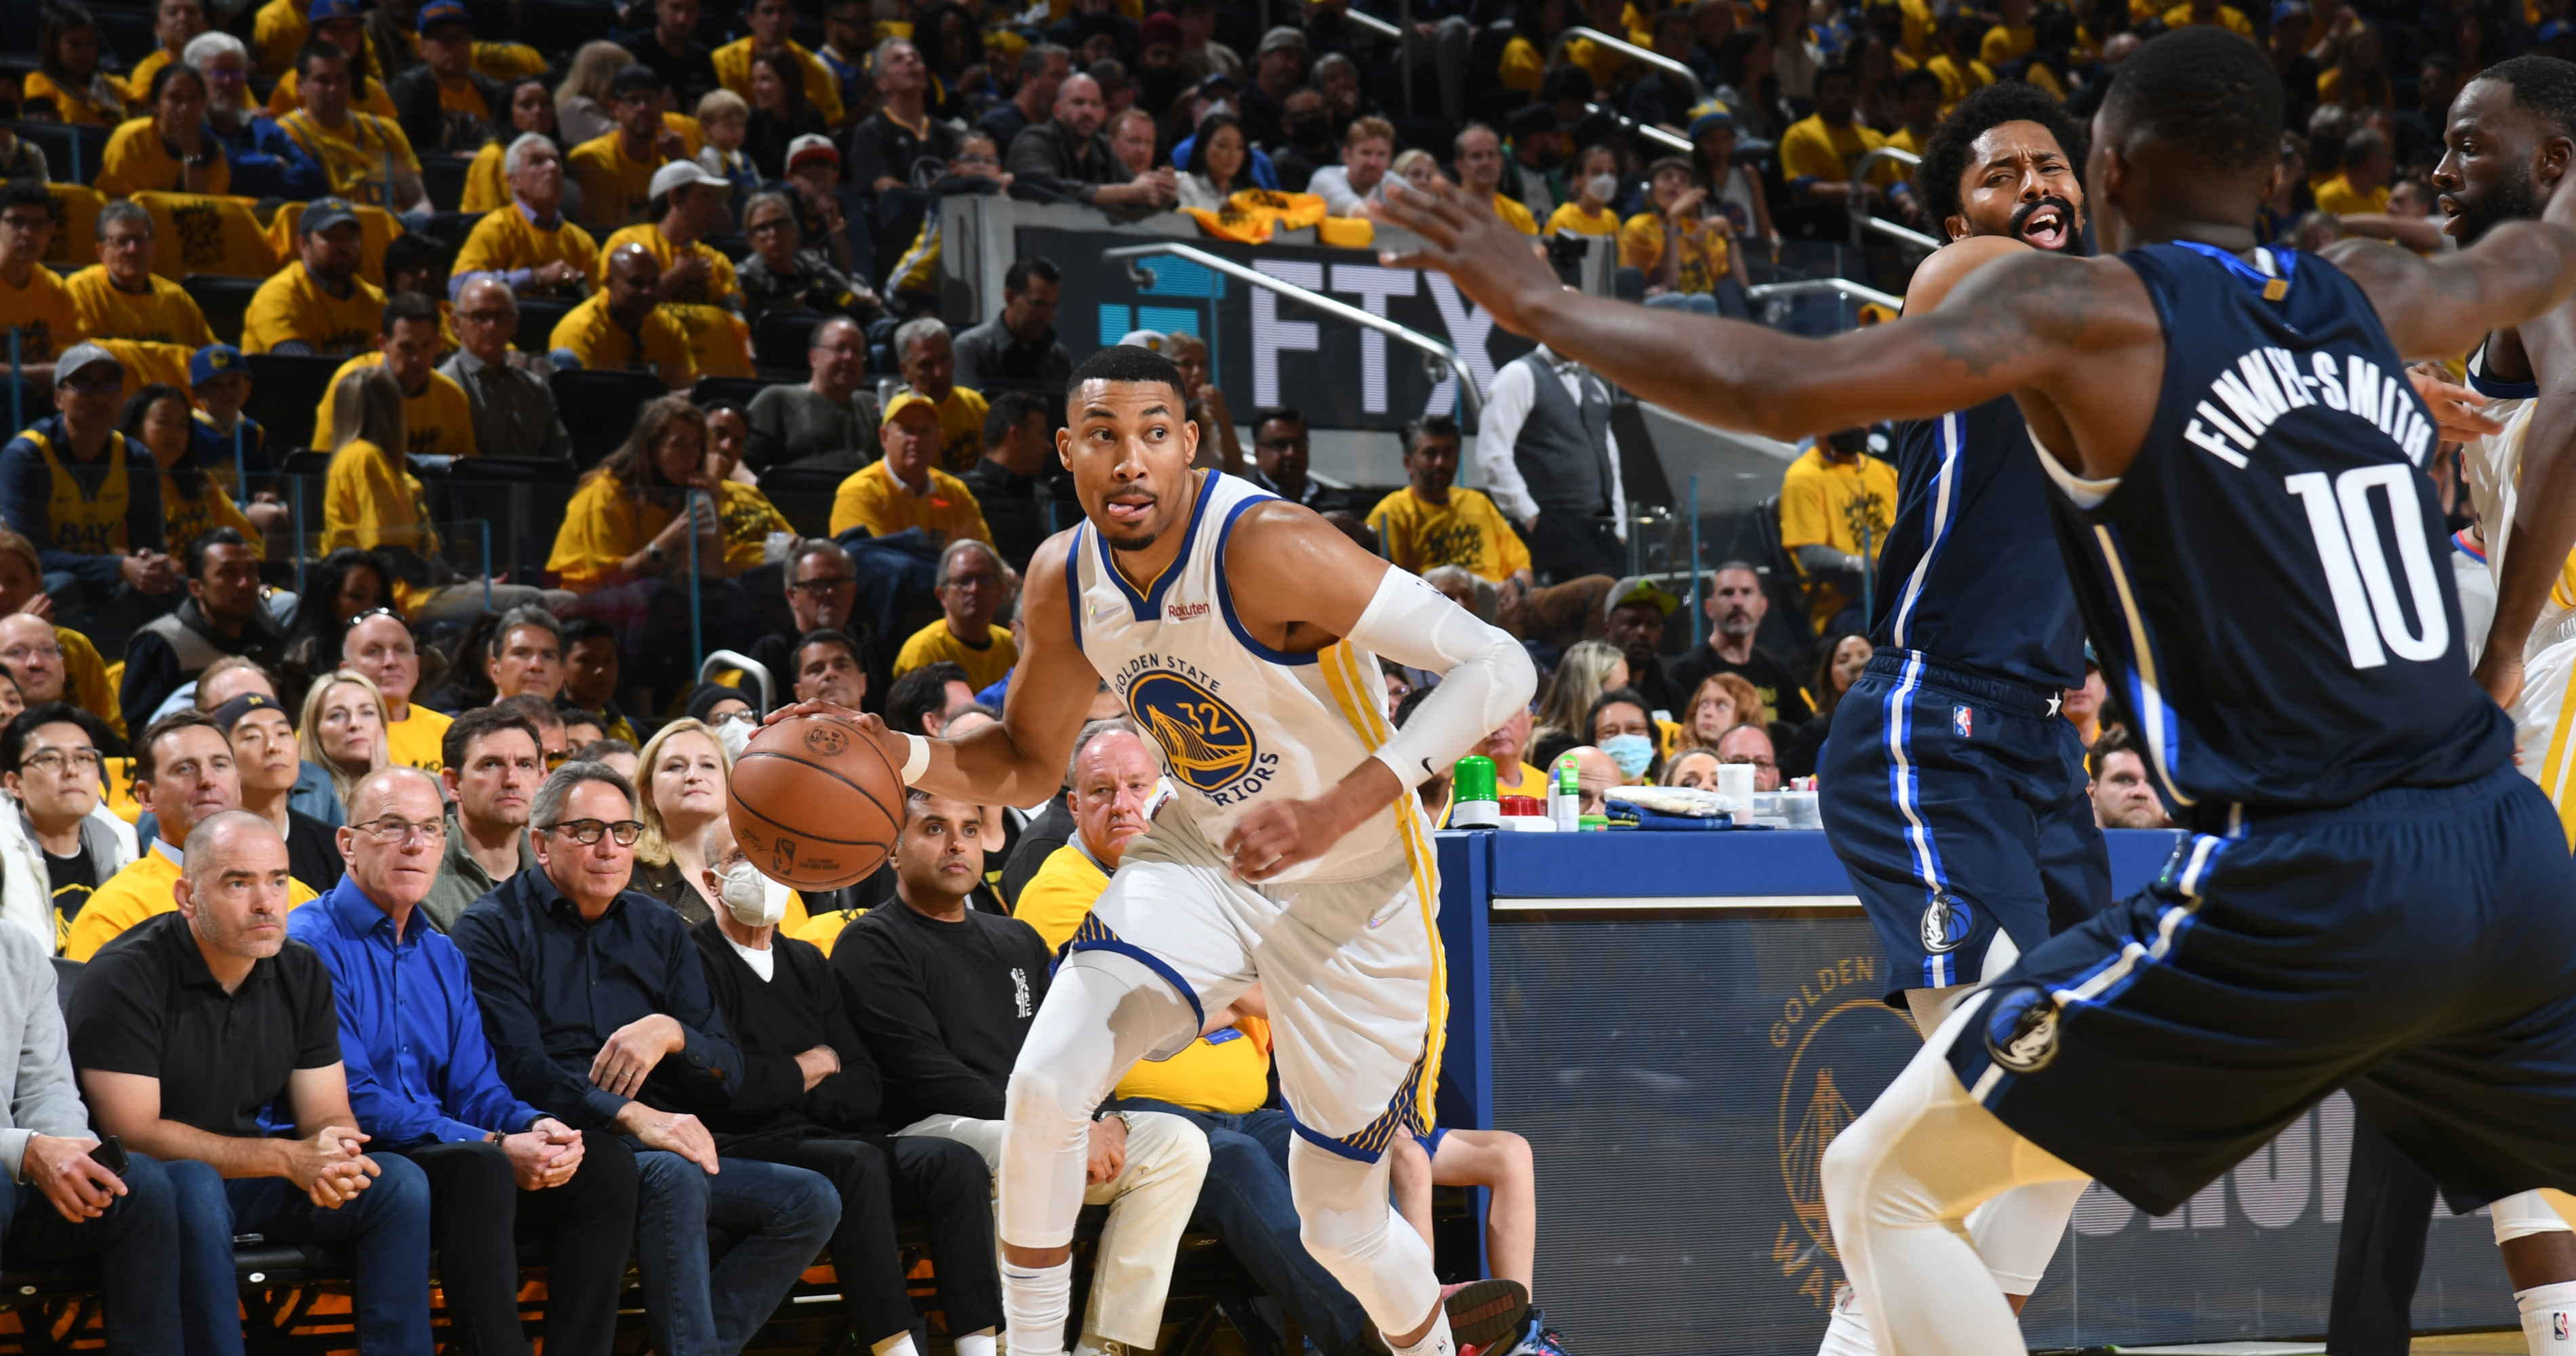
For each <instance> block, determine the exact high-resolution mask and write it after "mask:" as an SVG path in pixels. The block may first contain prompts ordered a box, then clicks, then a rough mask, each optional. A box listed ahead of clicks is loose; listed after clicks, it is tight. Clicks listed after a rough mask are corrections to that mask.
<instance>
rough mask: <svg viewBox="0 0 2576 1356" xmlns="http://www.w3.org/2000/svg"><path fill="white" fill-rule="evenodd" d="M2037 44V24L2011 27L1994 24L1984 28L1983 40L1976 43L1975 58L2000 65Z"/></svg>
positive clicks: (1991, 64)
mask: <svg viewBox="0 0 2576 1356" xmlns="http://www.w3.org/2000/svg"><path fill="white" fill-rule="evenodd" d="M2038 45H2039V27H2038V25H2036V24H2023V25H2022V26H2021V27H2019V28H2013V27H2009V26H2007V25H2004V24H1996V25H1995V26H1994V27H1992V28H1989V29H1987V30H1986V36H1985V40H1984V41H1983V42H1981V43H1979V44H1978V45H1977V59H1978V60H1980V61H1983V62H1984V63H1986V64H1987V65H1989V66H2000V65H2002V64H2004V63H2005V62H2007V61H2010V60H2012V59H2013V58H2015V57H2018V56H2021V55H2022V54H2023V53H2025V52H2028V51H2029V50H2030V49H2032V48H2033V47H2037V46H2038Z"/></svg>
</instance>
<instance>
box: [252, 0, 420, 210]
mask: <svg viewBox="0 0 2576 1356" xmlns="http://www.w3.org/2000/svg"><path fill="white" fill-rule="evenodd" d="M350 2H351V0H313V3H314V4H315V5H317V6H319V5H344V4H348V3H350ZM295 70H296V76H297V78H298V79H299V80H300V81H301V82H302V83H301V86H300V93H301V96H302V99H303V105H304V106H303V107H301V108H299V109H297V110H296V111H294V112H292V113H289V114H287V115H286V116H285V117H282V118H279V119H278V120H277V125H278V127H279V129H280V130H282V131H284V132H285V133H286V135H287V137H288V139H290V140H292V141H293V142H294V143H295V144H296V146H297V147H298V148H299V149H301V150H302V151H303V152H304V153H305V154H306V155H309V156H311V157H313V159H314V160H315V162H317V163H318V164H320V165H321V166H322V173H323V175H324V176H325V177H326V178H328V179H329V180H330V181H331V191H332V192H333V193H334V194H337V195H339V196H340V197H344V198H348V199H351V200H352V201H356V202H362V203H366V204H368V205H370V206H374V207H382V208H385V209H386V210H388V211H392V212H396V213H402V212H409V211H411V210H413V209H414V208H417V207H422V206H425V205H426V204H427V203H428V201H429V192H428V190H427V189H426V188H425V187H423V185H422V182H421V177H420V159H419V157H417V156H415V155H413V154H412V149H411V141H410V139H409V138H407V137H405V136H404V135H403V130H402V124H400V123H398V122H395V121H394V120H393V119H392V118H389V117H384V116H380V115H378V114H374V113H367V112H361V111H359V110H357V109H354V108H351V107H350V100H349V95H350V83H351V82H352V81H353V80H355V79H356V78H357V77H356V75H355V73H353V72H352V71H351V69H350V62H349V54H348V53H346V52H343V51H341V50H340V49H339V48H338V47H336V46H333V45H332V44H331V43H330V42H329V41H328V40H326V39H323V38H315V39H313V40H312V41H310V42H307V43H305V44H304V49H303V50H302V51H300V52H298V53H296V55H295Z"/></svg>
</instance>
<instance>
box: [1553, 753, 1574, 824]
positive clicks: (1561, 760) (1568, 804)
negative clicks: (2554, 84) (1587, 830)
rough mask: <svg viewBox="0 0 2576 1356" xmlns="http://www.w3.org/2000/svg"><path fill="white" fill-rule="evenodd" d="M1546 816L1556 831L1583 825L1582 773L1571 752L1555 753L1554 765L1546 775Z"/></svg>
mask: <svg viewBox="0 0 2576 1356" xmlns="http://www.w3.org/2000/svg"><path fill="white" fill-rule="evenodd" d="M1547 817H1548V818H1549V819H1550V820H1552V821H1554V822H1555V824H1556V831H1557V832H1558V833H1573V832H1575V831H1576V830H1578V829H1581V828H1582V827H1583V774H1582V771H1581V770H1580V768H1579V767H1578V766H1577V764H1576V761H1575V757H1574V755H1573V754H1571V753H1563V754H1559V755H1557V759H1556V767H1555V768H1554V769H1553V770H1551V771H1550V772H1549V773H1548V775H1547Z"/></svg>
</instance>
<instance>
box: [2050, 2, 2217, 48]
mask: <svg viewBox="0 0 2576 1356" xmlns="http://www.w3.org/2000/svg"><path fill="white" fill-rule="evenodd" d="M2025 3H2027V0H2025ZM2162 17H2163V19H2164V21H2165V27H2167V28H2189V27H2191V26H2192V25H2194V24H2216V25H2218V26H2219V27H2221V28H2224V29H2226V30H2227V31H2228V32H2230V33H2233V34H2235V35H2236V36H2238V37H2240V38H2248V39H2250V38H2252V37H2253V36H2254V21H2253V20H2251V19H2248V18H2246V17H2245V11H2243V10H2241V9H2238V8H2237V7H2235V6H2234V5H2222V4H2220V3H2219V2H2218V0H2185V3H2183V4H2179V5H2176V6H2174V7H2173V8H2171V9H2169V10H2166V11H2165V12H2164V14H2163V15H2162Z"/></svg>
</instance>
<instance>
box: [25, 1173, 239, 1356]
mask: <svg viewBox="0 0 2576 1356" xmlns="http://www.w3.org/2000/svg"><path fill="white" fill-rule="evenodd" d="M221 1241H222V1242H223V1243H224V1245H225V1246H226V1247H227V1248H229V1247H230V1245H231V1240H230V1239H229V1238H226V1239H223V1240H221ZM0 1254H5V1255H6V1256H7V1257H8V1260H10V1261H11V1262H63V1261H69V1260H71V1259H73V1258H75V1257H91V1256H97V1257H98V1258H99V1280H100V1285H101V1289H102V1291H103V1292H104V1294H103V1298H104V1300H105V1304H104V1305H103V1306H102V1313H103V1315H104V1317H105V1320H106V1323H107V1349H108V1351H109V1352H110V1353H112V1356H148V1354H149V1353H161V1352H173V1351H189V1352H198V1351H205V1350H208V1349H209V1347H208V1345H207V1341H206V1333H207V1332H208V1331H209V1330H212V1329H216V1328H229V1329H231V1330H232V1333H233V1341H234V1342H235V1343H236V1344H238V1343H239V1342H240V1341H241V1336H240V1334H241V1311H240V1310H239V1309H238V1308H236V1307H235V1306H234V1301H233V1298H232V1296H231V1295H230V1294H226V1295H225V1296H224V1299H223V1303H222V1305H221V1306H220V1311H219V1312H206V1311H205V1310H204V1309H203V1308H202V1306H197V1305H192V1304H190V1303H189V1302H188V1301H189V1300H190V1299H192V1298H194V1295H193V1293H192V1292H191V1291H189V1290H188V1289H187V1288H186V1287H183V1286H175V1285H172V1284H171V1283H170V1278H172V1277H174V1276H177V1275H178V1274H179V1257H180V1245H179V1203H178V1199H177V1197H176V1195H175V1194H174V1193H173V1191H172V1189H171V1185H170V1176H169V1173H168V1172H167V1171H166V1170H165V1169H164V1168H163V1167H162V1165H161V1164H160V1163H158V1162H156V1161H154V1160H152V1159H149V1158H145V1157H144V1156H143V1155H141V1154H134V1155H131V1156H130V1158H129V1161H128V1165H127V1169H126V1173H125V1194H124V1195H122V1196H119V1197H117V1198H116V1199H115V1200H114V1201H113V1202H112V1203H111V1204H109V1206H108V1207H107V1210H106V1212H105V1213H104V1214H101V1215H100V1216H99V1217H98V1218H96V1219H91V1220H83V1221H81V1222H80V1223H78V1224H74V1223H72V1222H71V1221H70V1220H67V1219H64V1218H63V1217H62V1216H61V1215H60V1214H57V1213H55V1210H54V1203H53V1202H52V1201H50V1200H48V1199H46V1197H45V1193H43V1192H41V1191H38V1190H37V1189H36V1188H35V1187H34V1186H33V1185H21V1186H20V1187H19V1188H18V1194H17V1198H16V1206H15V1208H13V1209H11V1210H9V1211H8V1212H6V1213H5V1214H0ZM183 1333H184V1334H185V1335H184V1336H183V1335H182V1334H183Z"/></svg>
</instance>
